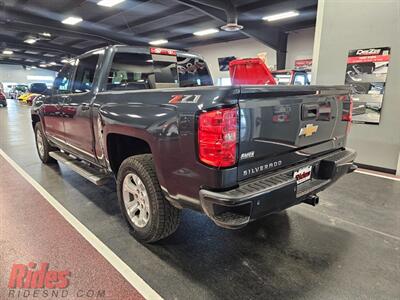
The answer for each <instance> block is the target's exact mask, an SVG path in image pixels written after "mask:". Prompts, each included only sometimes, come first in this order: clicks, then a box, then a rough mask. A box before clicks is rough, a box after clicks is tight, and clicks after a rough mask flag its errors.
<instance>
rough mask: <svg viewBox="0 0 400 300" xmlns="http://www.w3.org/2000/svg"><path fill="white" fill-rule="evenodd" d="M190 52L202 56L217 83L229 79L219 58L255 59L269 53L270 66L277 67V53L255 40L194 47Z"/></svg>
mask: <svg viewBox="0 0 400 300" xmlns="http://www.w3.org/2000/svg"><path fill="white" fill-rule="evenodd" d="M190 52H193V53H197V54H200V55H202V56H203V57H204V59H205V60H206V62H207V64H208V67H209V68H210V72H211V75H212V77H213V79H214V83H216V81H217V78H219V77H229V72H228V71H225V72H221V71H220V70H219V65H218V58H219V57H226V56H236V57H237V58H253V57H257V54H258V53H261V52H267V60H268V66H273V67H275V66H276V51H275V50H274V49H272V48H270V47H268V46H266V45H264V44H262V43H260V42H258V41H256V40H255V39H243V40H237V41H232V42H227V43H217V44H212V45H206V46H200V47H194V48H192V49H190Z"/></svg>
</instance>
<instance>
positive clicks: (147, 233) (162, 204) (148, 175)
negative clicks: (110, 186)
mask: <svg viewBox="0 0 400 300" xmlns="http://www.w3.org/2000/svg"><path fill="white" fill-rule="evenodd" d="M117 193H118V200H119V203H120V207H121V211H122V213H123V215H124V218H125V220H126V221H127V222H128V224H129V225H130V227H131V228H132V231H131V234H132V235H133V236H134V237H135V238H136V239H137V240H139V241H141V242H146V243H151V242H155V241H158V240H161V239H163V238H166V237H167V236H169V235H171V234H172V233H174V232H175V230H176V229H177V228H178V225H179V222H180V210H179V209H177V208H175V207H174V206H172V205H171V204H170V203H169V202H168V200H166V199H165V197H164V195H163V193H162V191H161V187H160V184H159V183H158V179H157V175H156V171H155V168H154V163H153V157H152V155H151V154H143V155H136V156H131V157H128V158H127V159H125V160H124V161H123V162H122V164H121V166H120V168H119V171H118V175H117Z"/></svg>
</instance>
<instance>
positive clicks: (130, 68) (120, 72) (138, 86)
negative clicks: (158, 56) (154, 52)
mask: <svg viewBox="0 0 400 300" xmlns="http://www.w3.org/2000/svg"><path fill="white" fill-rule="evenodd" d="M154 82H155V75H154V68H153V61H152V58H151V55H150V54H140V53H116V54H115V56H114V60H113V63H112V66H111V70H110V73H109V76H108V80H107V90H126V89H127V90H142V89H150V88H154Z"/></svg>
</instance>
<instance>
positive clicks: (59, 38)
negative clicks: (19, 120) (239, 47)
mask: <svg viewBox="0 0 400 300" xmlns="http://www.w3.org/2000/svg"><path fill="white" fill-rule="evenodd" d="M99 1H100V0H62V1H60V0H53V1H48V0H0V63H11V64H22V65H27V66H29V65H36V66H37V65H39V64H41V63H42V64H43V63H46V64H48V63H50V62H56V63H57V64H59V63H60V61H61V60H62V59H63V58H67V57H72V56H75V55H78V54H81V53H84V52H86V51H88V50H91V49H94V48H98V47H102V46H106V45H110V44H128V45H146V46H147V45H148V43H149V41H152V40H157V39H167V40H168V41H169V42H168V44H166V45H163V47H164V46H165V47H168V48H176V49H189V48H191V47H194V46H199V45H207V44H212V43H217V42H227V41H232V40H238V39H243V38H246V37H249V36H250V37H254V38H256V39H258V40H259V41H261V42H263V43H265V44H266V45H268V46H270V47H272V48H274V49H276V50H279V51H282V52H285V51H286V40H287V32H288V31H292V30H297V29H301V28H306V27H312V26H314V24H315V19H316V10H317V0H302V1H298V0H286V1H285V0H283V1H282V0H215V1H207V0H205V1H200V0H168V1H165V0H125V1H124V2H122V3H120V4H118V5H116V6H114V7H103V6H99V5H97V2H99ZM289 10H297V11H299V12H300V15H299V16H297V17H294V18H290V19H285V20H281V21H277V22H273V23H272V22H266V21H263V20H262V17H264V16H266V15H271V14H275V13H281V12H285V11H289ZM227 11H228V13H227ZM232 14H233V15H235V14H236V17H237V19H238V23H239V24H240V25H243V26H244V28H243V30H241V31H236V32H226V31H222V30H221V31H220V32H218V33H216V34H213V35H208V36H203V37H199V36H194V35H193V32H196V31H199V30H204V29H208V28H219V27H221V26H223V25H225V24H226V23H227V16H228V17H229V16H232ZM68 16H78V17H81V18H82V19H83V21H82V22H81V23H79V24H77V25H65V24H62V23H61V21H62V20H64V19H65V18H66V17H68ZM43 33H50V35H51V36H50V37H47V36H43V35H41V34H43ZM29 37H34V38H36V39H38V38H39V40H38V41H37V42H36V43H34V44H27V43H25V42H24V41H25V40H26V39H27V38H29ZM4 49H7V50H12V51H14V53H13V54H12V55H3V54H2V51H3V50H4ZM50 68H57V66H51V67H50Z"/></svg>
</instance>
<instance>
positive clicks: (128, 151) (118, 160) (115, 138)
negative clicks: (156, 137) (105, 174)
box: [106, 133, 152, 174]
mask: <svg viewBox="0 0 400 300" xmlns="http://www.w3.org/2000/svg"><path fill="white" fill-rule="evenodd" d="M106 147H107V158H108V161H109V164H110V167H111V170H112V171H113V172H114V174H117V173H118V170H119V167H120V166H121V164H122V162H123V161H124V160H125V159H126V158H128V157H130V156H134V155H140V154H151V153H152V151H151V147H150V144H149V143H148V142H147V141H146V140H144V139H141V138H137V137H134V136H129V135H124V134H120V133H109V134H107V137H106Z"/></svg>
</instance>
